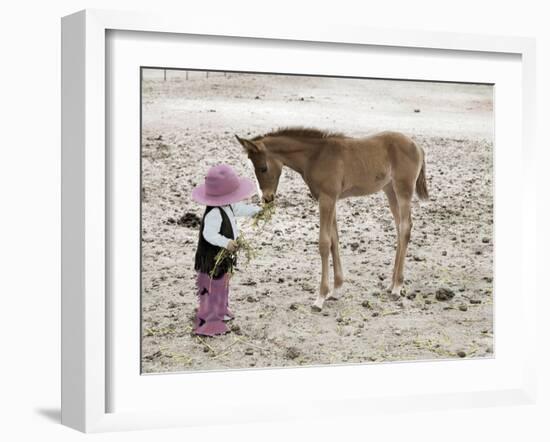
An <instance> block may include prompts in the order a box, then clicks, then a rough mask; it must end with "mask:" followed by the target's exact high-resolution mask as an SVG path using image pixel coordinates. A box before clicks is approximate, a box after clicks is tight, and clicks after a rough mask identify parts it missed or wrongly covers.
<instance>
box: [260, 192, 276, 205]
mask: <svg viewBox="0 0 550 442" xmlns="http://www.w3.org/2000/svg"><path fill="white" fill-rule="evenodd" d="M274 199H275V195H273V194H265V193H264V194H263V195H262V201H263V202H264V203H270V202H272V201H273V200H274Z"/></svg>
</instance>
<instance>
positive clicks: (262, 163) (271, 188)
mask: <svg viewBox="0 0 550 442" xmlns="http://www.w3.org/2000/svg"><path fill="white" fill-rule="evenodd" d="M235 137H236V138H237V140H238V141H239V143H241V146H243V147H244V150H245V152H246V153H247V155H248V158H249V159H250V161H252V164H253V165H254V172H255V174H256V179H257V180H258V184H259V185H260V189H261V191H262V199H263V201H264V202H266V203H270V202H271V201H273V199H274V198H275V194H276V193H277V186H278V185H279V178H280V177H281V171H282V170H283V164H282V163H281V162H280V161H279V160H277V159H276V158H274V157H273V155H271V154H270V153H269V151H268V150H267V149H266V147H265V145H264V143H263V142H262V140H261V139H259V140H245V139H243V138H239V137H238V136H237V135H235Z"/></svg>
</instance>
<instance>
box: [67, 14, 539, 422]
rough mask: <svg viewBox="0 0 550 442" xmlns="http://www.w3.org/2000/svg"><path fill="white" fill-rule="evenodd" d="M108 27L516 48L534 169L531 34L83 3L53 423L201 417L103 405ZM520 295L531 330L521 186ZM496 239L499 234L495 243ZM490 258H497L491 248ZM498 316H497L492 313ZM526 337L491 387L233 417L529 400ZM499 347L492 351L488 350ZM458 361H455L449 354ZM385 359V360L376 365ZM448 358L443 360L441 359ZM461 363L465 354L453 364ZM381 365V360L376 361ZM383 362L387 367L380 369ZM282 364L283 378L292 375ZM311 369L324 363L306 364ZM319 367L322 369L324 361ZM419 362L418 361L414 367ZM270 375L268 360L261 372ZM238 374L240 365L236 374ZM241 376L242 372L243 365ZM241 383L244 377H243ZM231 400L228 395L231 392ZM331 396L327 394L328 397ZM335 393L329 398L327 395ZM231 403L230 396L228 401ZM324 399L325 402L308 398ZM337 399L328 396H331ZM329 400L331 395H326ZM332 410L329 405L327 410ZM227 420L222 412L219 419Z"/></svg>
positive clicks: (531, 270)
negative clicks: (281, 20) (275, 20)
mask: <svg viewBox="0 0 550 442" xmlns="http://www.w3.org/2000/svg"><path fill="white" fill-rule="evenodd" d="M109 31H125V32H127V31H141V32H155V33H162V34H165V35H167V34H187V35H205V36H219V37H239V38H252V39H271V40H282V41H287V42H288V41H290V42H293V41H296V42H304V41H305V42H311V43H338V44H340V45H342V47H343V46H344V45H370V46H377V47H380V48H386V47H387V48H390V47H398V48H404V49H407V48H410V49H414V48H425V49H435V50H442V51H468V52H475V53H477V54H479V55H480V56H482V55H483V54H484V53H500V54H514V55H516V56H519V57H521V75H522V86H521V103H522V112H521V122H518V123H521V156H522V158H521V159H522V173H523V174H524V175H525V176H529V173H530V171H531V170H532V169H533V168H534V154H535V138H534V133H535V132H534V121H535V118H534V109H535V43H534V40H532V39H528V38H518V37H494V36H480V35H464V34H451V33H428V32H416V31H399V32H393V31H388V30H375V29H357V28H349V27H345V26H330V27H329V26H320V25H319V26H316V25H311V26H307V27H295V26H292V25H282V26H281V24H276V25H275V24H273V25H270V24H269V22H267V23H266V22H262V23H261V24H259V23H258V24H256V23H254V22H243V23H238V22H235V21H232V22H231V23H218V22H212V21H210V20H207V19H200V18H197V17H190V18H186V19H183V20H182V18H181V17H170V16H155V15H152V14H142V13H125V12H112V11H100V10H86V11H81V12H78V13H76V14H73V15H70V16H67V17H64V18H63V20H62V124H63V127H62V423H63V424H65V425H67V426H70V427H72V428H75V429H78V430H80V431H85V432H97V431H110V430H122V429H138V428H155V427H167V426H185V425H202V424H206V423H207V422H206V420H205V419H203V418H201V416H200V413H199V414H195V415H189V414H187V415H186V414H184V413H182V411H181V410H178V409H176V408H172V409H163V410H158V409H157V410H156V411H154V410H150V411H146V410H141V411H132V412H125V411H123V412H112V411H109V406H108V395H109V391H110V389H111V388H112V387H113V386H112V385H111V384H110V381H109V376H108V372H109V368H108V367H109V365H110V358H112V355H111V354H110V353H109V351H110V346H109V344H108V340H107V334H108V330H107V328H108V327H109V324H110V321H111V318H110V315H111V312H110V310H109V302H108V299H107V292H106V287H107V278H108V275H107V271H106V268H107V265H108V262H107V261H108V256H107V246H106V245H107V244H108V242H109V241H110V240H111V239H112V238H110V237H109V234H110V231H109V229H108V228H107V221H106V220H107V217H108V211H109V210H108V207H109V204H110V201H111V199H110V196H109V193H108V191H109V187H108V185H107V179H108V177H107V174H106V170H107V161H108V155H106V139H107V134H106V119H107V117H108V115H107V105H106V103H107V98H106V94H107V93H108V85H107V83H106V81H107V80H106V75H105V72H106V62H107V60H106V57H107V55H108V54H107V51H106V34H107V32H109ZM521 200H522V201H521V208H522V210H523V212H522V213H521V221H522V226H523V227H522V231H521V266H519V267H520V268H521V271H520V273H521V300H522V302H521V305H522V309H523V315H521V316H520V317H518V322H519V324H520V326H521V329H522V333H524V334H525V335H526V336H533V335H534V333H535V316H536V293H537V291H536V279H535V266H534V265H532V260H534V257H535V256H536V240H535V228H534V226H535V223H536V213H535V209H534V208H535V206H536V193H535V192H533V189H532V188H531V187H529V188H528V187H524V188H522V189H521ZM497 250H498V245H497ZM495 253H497V259H498V252H495ZM497 321H498V318H497ZM534 342H535V340H534V339H527V340H525V351H524V352H523V353H522V355H521V356H520V355H518V358H521V361H520V362H521V364H522V367H523V369H522V376H521V379H519V378H518V379H513V382H512V380H511V381H510V385H507V386H503V387H502V388H493V389H488V390H483V389H481V388H478V389H477V390H474V391H471V392H465V391H463V392H461V393H456V392H454V393H451V392H449V391H445V389H444V388H443V389H442V390H440V391H438V392H434V391H431V392H429V393H426V394H414V395H406V394H405V395H395V394H393V395H388V396H383V395H382V396H378V397H376V398H373V397H366V396H365V397H362V396H360V395H359V396H358V397H353V398H350V397H347V396H346V395H344V394H342V396H341V397H340V398H338V397H328V398H326V399H325V400H323V399H321V398H315V399H314V400H312V407H310V408H304V407H299V406H296V407H291V406H290V404H289V405H288V407H287V408H286V410H285V409H283V408H281V407H279V406H275V405H274V406H273V407H272V408H268V407H267V408H266V407H257V406H256V404H254V403H250V402H247V403H245V401H246V400H245V399H244V398H243V399H241V401H242V403H241V404H237V405H238V406H239V407H240V408H241V409H242V410H243V411H247V410H248V411H249V413H248V414H246V413H245V414H244V416H246V417H245V418H239V419H241V420H240V421H243V420H242V419H244V420H245V421H254V420H265V419H270V420H272V419H284V418H286V417H294V418H296V417H298V418H299V417H312V416H328V414H327V413H328V412H330V414H331V415H334V414H335V413H337V414H350V415H361V414H366V413H369V412H371V411H373V410H378V411H379V410H380V409H383V410H386V411H388V412H392V411H399V410H412V409H426V408H452V407H468V406H488V405H500V404H512V403H517V404H520V403H532V402H533V401H534V397H535V391H536V388H535V385H536V383H535V359H534V348H533V347H532V346H534V344H533V343H534ZM497 358H498V356H497ZM456 363H457V364H464V363H466V361H457V362H456ZM387 367H389V365H387V366H386V368H387ZM449 367H450V366H449ZM463 367H465V365H463ZM382 368H384V367H382ZM387 369H389V368H387ZM296 370H303V369H289V370H285V375H284V376H286V377H287V378H288V377H299V376H303V375H301V374H300V373H303V372H299V373H296ZM312 370H323V369H322V368H316V369H312ZM325 370H326V369H325ZM416 370H418V367H417V368H416ZM266 375H269V370H266V371H264V374H263V375H262V376H266ZM241 377H242V376H241ZM251 377H252V376H251ZM244 382H247V381H246V380H245V381H244ZM234 401H235V400H234ZM330 401H332V402H330ZM336 401H337V402H336ZM237 402H238V400H237ZM321 403H324V405H325V406H324V407H322V406H319V405H320V404H321ZM336 403H337V404H338V406H337V407H336V405H335V404H336ZM331 404H332V405H331ZM336 409H337V410H338V411H335V410H336ZM235 419H237V418H236V417H232V416H231V415H230V414H227V415H226V416H225V420H223V421H225V422H231V421H234V420H235Z"/></svg>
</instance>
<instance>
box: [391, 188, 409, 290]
mask: <svg viewBox="0 0 550 442" xmlns="http://www.w3.org/2000/svg"><path fill="white" fill-rule="evenodd" d="M394 190H395V194H396V196H397V204H398V206H399V239H398V241H399V247H398V254H397V256H396V266H395V268H394V279H393V289H392V292H391V296H392V298H393V299H398V298H399V296H400V295H401V288H402V287H403V279H404V278H403V269H404V266H405V256H406V255H407V247H408V246H409V241H410V239H411V229H412V219H411V200H412V195H413V190H414V184H410V185H408V184H405V183H398V184H397V185H394Z"/></svg>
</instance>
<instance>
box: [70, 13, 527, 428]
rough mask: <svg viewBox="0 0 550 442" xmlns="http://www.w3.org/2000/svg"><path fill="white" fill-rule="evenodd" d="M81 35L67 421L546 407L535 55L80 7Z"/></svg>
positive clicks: (433, 39) (419, 37)
mask: <svg viewBox="0 0 550 442" xmlns="http://www.w3.org/2000/svg"><path fill="white" fill-rule="evenodd" d="M62 42H63V97H62V99H63V198H62V202H63V235H62V239H63V247H62V251H63V278H62V281H63V284H62V287H63V315H62V317H63V328H62V339H63V342H62V349H63V364H62V365H63V382H62V386H63V393H62V420H63V423H65V424H66V425H69V426H71V427H74V428H77V429H79V430H82V431H107V430H111V429H123V428H153V427H162V426H185V425H206V424H208V422H209V420H210V419H212V414H213V415H215V419H216V421H217V422H237V421H238V422H248V421H257V420H266V419H270V420H271V419H285V418H288V417H293V418H296V417H312V416H328V415H334V414H335V413H336V414H367V413H370V412H372V411H373V410H381V409H382V410H386V411H388V412H392V411H396V410H409V409H418V408H441V407H465V406H487V405H498V404H503V403H528V402H530V401H532V400H533V395H534V381H535V380H534V372H533V370H534V369H533V357H534V356H533V348H531V345H532V344H530V343H531V342H533V340H532V339H531V337H532V335H533V333H534V321H533V319H534V314H535V312H534V305H535V302H534V298H535V296H536V284H535V283H536V281H535V277H534V267H533V266H531V264H530V263H531V260H532V259H534V258H533V256H534V253H533V250H534V247H535V240H534V229H533V225H534V223H535V218H536V214H535V213H534V207H535V204H534V203H533V199H534V198H536V194H535V193H534V192H533V189H531V188H528V187H527V186H526V185H525V184H524V181H525V180H520V179H519V178H518V176H522V174H528V172H529V170H530V168H531V167H532V164H533V161H534V135H533V130H532V129H533V128H532V124H533V123H532V120H533V119H532V114H533V106H534V103H533V97H534V78H533V77H534V68H533V63H534V43H533V41H531V40H529V39H521V38H506V37H502V38H500V37H499V38H493V37H488V36H485V37H481V36H471V35H453V34H429V33H421V32H398V33H397V32H389V31H379V30H367V29H348V28H339V27H335V28H331V31H330V32H327V30H326V29H324V30H321V29H316V28H314V27H311V28H309V27H308V28H304V29H293V28H290V27H289V28H286V27H282V28H280V27H279V28H270V27H269V26H267V27H266V26H263V27H262V28H261V29H260V28H256V27H255V26H254V25H253V24H250V23H249V24H247V25H246V26H239V25H237V24H235V23H233V24H232V25H225V26H218V25H214V24H208V23H207V22H206V21H205V22H201V21H200V20H193V21H192V22H191V21H189V22H187V23H181V22H177V21H175V20H172V19H170V18H169V17H153V16H149V15H148V16H144V15H140V14H127V13H112V12H107V11H84V12H80V13H77V14H75V15H72V16H69V17H66V18H64V19H63V39H62ZM512 178H514V179H512ZM518 207H519V208H520V210H518ZM413 379H414V382H411V380H413ZM220 392H223V394H220ZM181 398H193V400H192V401H191V400H187V401H182V399H181ZM336 404H337V405H336ZM213 405H214V406H213ZM207 408H208V409H209V410H211V411H209V413H208V416H207V415H206V414H205V413H204V411H203V410H205V409H207ZM329 410H330V411H329Z"/></svg>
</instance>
